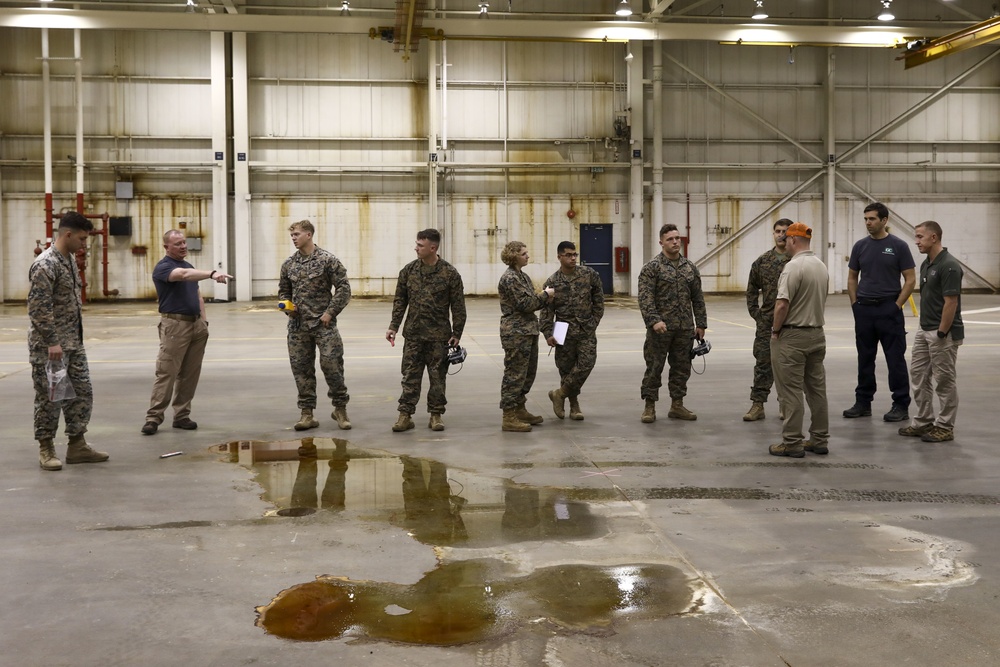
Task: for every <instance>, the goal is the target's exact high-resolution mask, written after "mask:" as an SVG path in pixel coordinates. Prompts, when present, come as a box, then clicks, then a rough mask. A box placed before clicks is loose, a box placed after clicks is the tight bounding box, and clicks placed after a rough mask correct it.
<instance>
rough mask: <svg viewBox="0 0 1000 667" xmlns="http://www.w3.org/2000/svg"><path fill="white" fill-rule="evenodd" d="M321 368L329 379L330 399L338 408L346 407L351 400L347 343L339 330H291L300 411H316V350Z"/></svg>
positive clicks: (290, 348) (290, 353)
mask: <svg viewBox="0 0 1000 667" xmlns="http://www.w3.org/2000/svg"><path fill="white" fill-rule="evenodd" d="M317 348H318V349H319V367H320V370H322V371H323V377H325V378H326V385H327V387H328V389H329V391H327V394H326V395H327V396H329V398H330V401H331V402H332V403H333V405H334V407H339V406H346V405H347V402H348V401H349V400H350V399H351V397H350V396H349V395H348V394H347V385H346V384H344V342H343V340H341V338H340V332H339V331H337V327H335V326H333V325H331V326H328V327H323V326H320V327H317V328H315V329H309V330H306V329H297V330H294V331H293V330H289V331H288V360H289V361H290V362H291V365H292V376H293V377H294V378H295V388H296V389H297V390H298V392H299V400H298V406H299V409H300V410H315V409H316V350H317Z"/></svg>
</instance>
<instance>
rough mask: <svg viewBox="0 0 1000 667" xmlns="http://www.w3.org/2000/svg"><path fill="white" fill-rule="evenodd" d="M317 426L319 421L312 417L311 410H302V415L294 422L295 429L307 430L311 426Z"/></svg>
mask: <svg viewBox="0 0 1000 667" xmlns="http://www.w3.org/2000/svg"><path fill="white" fill-rule="evenodd" d="M317 426H319V422H318V421H316V420H315V419H313V411H312V410H308V409H306V410H302V415H301V416H300V417H299V421H297V422H295V430H296V431H308V430H309V429H311V428H316V427H317Z"/></svg>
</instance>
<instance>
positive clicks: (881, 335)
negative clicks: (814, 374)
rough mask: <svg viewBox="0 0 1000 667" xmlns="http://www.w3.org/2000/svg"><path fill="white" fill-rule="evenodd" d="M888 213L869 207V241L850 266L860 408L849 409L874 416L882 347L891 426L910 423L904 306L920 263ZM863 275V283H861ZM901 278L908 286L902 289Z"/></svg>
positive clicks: (853, 253)
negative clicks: (891, 225) (890, 229)
mask: <svg viewBox="0 0 1000 667" xmlns="http://www.w3.org/2000/svg"><path fill="white" fill-rule="evenodd" d="M888 223H889V209H888V208H886V206H885V204H882V203H880V202H875V203H874V204H869V205H868V206H866V207H865V227H867V228H868V237H867V238H863V239H861V240H860V241H858V242H857V243H855V244H854V248H853V249H852V250H851V259H850V262H849V263H848V265H847V268H848V274H847V295H848V296H849V297H850V299H851V311H852V312H853V313H854V341H855V345H856V346H857V348H858V386H857V389H855V390H854V397H855V403H854V405H853V406H851V407H850V408H848V409H847V410H844V416H845V417H847V418H851V419H853V418H856V417H870V416H871V414H872V399H873V398H875V388H876V383H875V356H876V355H877V354H878V347H879V345H880V344H881V345H882V353H883V354H884V355H885V364H886V366H888V368H889V391H891V392H892V408H891V409H890V410H889V412H887V413H885V415H883V416H882V419H884V420H885V421H887V422H901V421H906V420H907V419H909V417H910V414H909V408H910V376H909V373H908V372H907V370H906V359H905V358H904V357H905V354H906V324H905V322H904V321H903V306H905V305H906V302H907V301H908V300H909V298H910V294H912V293H913V288H914V286H915V285H916V281H917V279H916V272H915V271H914V266H915V264H914V263H913V255H912V254H911V253H910V248H909V246H908V245H907V244H906V243H905V242H904V241H903V240H902V239H900V238H898V237H896V236H893V235H892V234H890V233H889V232H888V230H887V229H886V225H887V224H888ZM859 274H860V279H859ZM900 277H902V280H903V284H902V287H900Z"/></svg>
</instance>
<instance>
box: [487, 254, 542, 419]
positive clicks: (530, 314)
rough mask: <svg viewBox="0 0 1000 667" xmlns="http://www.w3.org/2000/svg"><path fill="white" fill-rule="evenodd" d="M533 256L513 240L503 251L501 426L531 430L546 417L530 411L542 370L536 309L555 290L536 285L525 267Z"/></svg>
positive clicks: (500, 290) (500, 288) (499, 285)
mask: <svg viewBox="0 0 1000 667" xmlns="http://www.w3.org/2000/svg"><path fill="white" fill-rule="evenodd" d="M529 259H530V257H529V255H528V248H527V246H525V245H524V244H523V243H521V242H520V241H510V242H509V243H508V244H507V245H505V246H504V248H503V251H502V252H501V253H500V260H501V261H502V262H503V263H504V264H506V265H507V270H506V271H505V272H504V274H503V275H502V276H500V282H499V283H498V284H497V293H498V294H499V295H500V345H501V347H503V352H504V357H503V381H502V382H501V384H500V409H501V410H503V422H502V424H501V430H503V431H512V432H515V433H527V432H529V431H531V427H532V426H537V425H538V424H541V423H542V422H543V421H545V420H544V418H543V417H542V416H541V415H533V414H531V413H530V412H528V409H527V407H526V403H527V401H528V392H529V391H531V386H532V385H533V384H534V382H535V372H536V371H537V370H538V317H537V316H536V315H535V311H536V310H541V309H542V306H544V305H545V304H546V303H549V302H550V301H552V298H553V296H554V295H555V290H554V289H552V288H551V287H546V288H544V289H543V290H542V291H541V293H538V292H535V286H534V284H533V283H532V282H531V278H530V277H528V274H526V273H525V272H524V271H522V270H521V269H523V268H524V267H525V266H527V264H528V260H529Z"/></svg>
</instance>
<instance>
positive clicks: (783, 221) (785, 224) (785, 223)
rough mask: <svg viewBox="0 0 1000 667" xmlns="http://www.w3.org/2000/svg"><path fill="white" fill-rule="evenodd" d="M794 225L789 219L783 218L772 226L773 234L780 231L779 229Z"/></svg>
mask: <svg viewBox="0 0 1000 667" xmlns="http://www.w3.org/2000/svg"><path fill="white" fill-rule="evenodd" d="M792 224H793V223H792V221H791V220H789V219H788V218H782V219H781V220H778V221H777V222H775V223H774V224H773V225H771V231H772V232H773V231H775V230H776V229H778V227H791V226H792Z"/></svg>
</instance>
